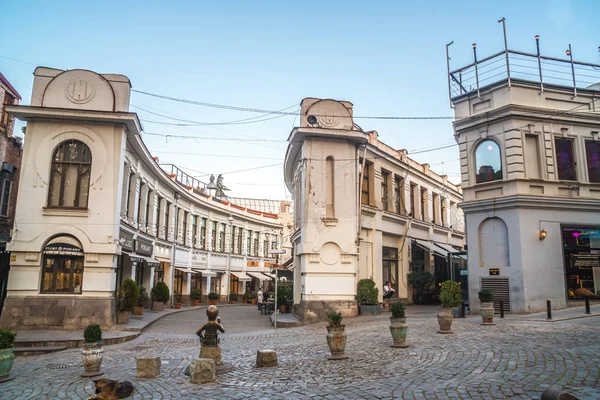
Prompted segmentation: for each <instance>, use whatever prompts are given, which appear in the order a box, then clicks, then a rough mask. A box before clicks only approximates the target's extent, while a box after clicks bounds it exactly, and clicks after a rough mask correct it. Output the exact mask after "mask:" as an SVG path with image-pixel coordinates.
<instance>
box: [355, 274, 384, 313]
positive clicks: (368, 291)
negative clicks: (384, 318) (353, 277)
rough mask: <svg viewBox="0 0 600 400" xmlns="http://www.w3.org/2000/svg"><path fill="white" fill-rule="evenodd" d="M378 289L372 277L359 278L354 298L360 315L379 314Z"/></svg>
mask: <svg viewBox="0 0 600 400" xmlns="http://www.w3.org/2000/svg"><path fill="white" fill-rule="evenodd" d="M378 298H379V289H377V287H376V286H375V281H373V279H361V280H360V281H358V285H357V288H356V300H357V301H358V304H359V306H360V313H361V314H362V315H366V314H371V315H379V313H380V310H379V299H378Z"/></svg>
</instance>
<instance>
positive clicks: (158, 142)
mask: <svg viewBox="0 0 600 400" xmlns="http://www.w3.org/2000/svg"><path fill="white" fill-rule="evenodd" d="M0 14H2V15H3V23H2V24H1V25H0V37H2V52H1V53H0V54H1V55H2V56H5V57H10V58H14V59H17V60H22V61H26V62H28V63H32V64H35V65H44V66H48V67H55V68H63V69H74V68H86V69H91V70H93V71H97V72H100V73H120V74H124V75H127V76H128V77H129V78H130V79H131V82H132V84H133V88H134V89H138V90H142V91H148V92H153V93H159V94H163V95H167V96H171V97H178V98H184V99H190V100H196V101H201V102H210V103H220V104H229V105H236V106H241V107H253V108H261V109H273V110H277V109H282V108H284V107H288V106H292V105H296V104H299V103H300V101H301V100H302V98H304V97H323V98H334V99H341V100H348V101H351V102H352V103H353V104H354V110H355V115H362V116H368V115H395V116H452V115H453V112H452V110H451V109H450V108H449V105H448V93H447V81H446V60H445V44H446V43H448V42H450V41H454V45H452V47H451V51H452V54H451V57H452V61H451V67H452V68H457V67H459V66H461V65H464V64H468V63H470V62H471V61H472V49H471V43H473V42H477V44H478V52H479V55H480V57H484V56H486V55H490V54H492V53H495V52H497V51H500V50H502V49H503V38H502V27H501V24H498V23H497V20H499V19H500V18H501V17H506V19H507V29H508V42H509V47H510V48H512V49H516V50H522V51H529V52H534V51H535V41H534V36H535V35H536V34H539V35H540V36H541V49H542V53H544V54H546V55H553V56H557V57H561V58H562V57H564V51H565V49H566V48H567V46H568V44H569V43H571V45H572V47H573V53H574V57H575V58H576V59H579V60H581V61H588V62H594V63H600V53H599V52H598V46H599V45H600V28H598V26H599V25H598V23H599V21H600V20H599V19H598V18H599V17H598V16H599V15H600V2H598V1H595V0H579V1H568V0H550V1H524V0H521V1H495V2H491V1H488V2H484V1H464V2H450V1H420V0H415V1H385V2H384V1H369V2H366V1H361V2H359V1H344V2H342V1H302V2H290V1H281V0H280V1H258V0H257V1H225V0H223V1H200V0H198V1H173V2H165V1H144V2H142V1H137V2H134V1H96V2H92V1H67V0H62V1H54V2H49V1H26V0H5V1H3V2H2V4H1V5H0ZM28 63H23V62H19V61H14V60H9V59H6V58H0V71H1V72H2V73H4V75H5V76H6V77H7V78H8V79H9V80H10V81H11V82H12V83H13V84H14V86H15V87H16V88H17V90H19V91H20V93H21V95H22V96H23V98H24V102H23V103H24V104H27V103H28V102H29V98H30V93H31V84H32V80H33V76H32V72H33V69H34V68H35V65H32V64H28ZM132 104H133V105H137V106H139V107H142V108H145V109H147V110H151V111H156V112H159V113H162V114H169V115H171V116H176V117H180V118H183V119H189V120H194V121H207V122H220V121H231V120H237V119H243V118H249V117H255V116H256V115H257V114H252V113H245V112H234V111H223V110H218V109H214V108H206V107H198V106H192V105H184V104H181V103H174V102H171V101H166V100H159V99H155V98H150V97H147V96H144V95H141V94H137V93H133V94H132ZM292 110H296V108H291V109H290V111H292ZM131 111H136V112H138V113H139V115H140V118H142V119H145V120H155V121H164V122H174V121H169V120H167V119H164V118H161V117H158V116H154V115H150V114H148V113H146V112H144V111H141V110H139V109H136V108H134V107H132V108H131ZM356 122H357V123H358V124H359V125H360V126H361V127H362V128H363V129H364V130H373V129H374V130H377V131H378V132H379V135H380V139H381V140H383V141H384V142H386V143H387V144H389V145H390V146H392V147H394V148H398V149H400V148H405V149H408V150H416V149H423V148H428V147H434V146H441V145H445V144H451V143H452V142H453V135H452V124H451V121H449V120H441V121H423V120H419V121H381V120H356ZM293 123H294V116H285V117H282V118H276V119H273V120H270V121H266V122H261V123H255V124H242V125H226V126H219V127H218V129H217V127H214V126H206V127H185V128H179V127H172V126H166V125H157V124H153V123H149V122H144V123H143V124H144V128H145V130H146V131H147V132H156V133H170V134H179V135H202V136H214V137H222V138H240V139H248V137H254V138H263V139H270V140H282V141H283V140H285V139H287V136H288V134H289V132H290V129H291V127H292V126H293ZM145 142H146V144H147V145H148V147H149V148H150V150H151V151H152V152H153V154H154V155H156V156H158V157H160V160H161V162H172V163H176V164H178V165H181V166H183V167H187V168H191V169H193V170H195V171H200V172H203V173H214V174H217V173H227V172H230V171H236V170H242V169H247V168H254V167H261V166H266V165H271V164H276V163H282V162H283V156H284V154H285V147H286V144H285V142H268V143H255V142H244V141H216V140H200V139H199V140H190V139H187V140H181V139H179V140H178V139H169V140H168V142H165V139H164V138H161V137H156V136H146V137H145ZM267 146H268V147H267ZM177 153H200V154H207V153H208V154H217V155H220V156H219V157H213V156H197V155H189V154H188V155H186V154H177ZM241 157H249V158H241ZM250 157H252V158H250ZM413 158H415V159H416V160H417V161H419V162H428V163H430V164H431V166H432V169H434V170H436V171H437V172H442V167H443V172H444V173H446V174H448V175H449V178H450V179H451V180H453V181H456V182H458V180H459V175H458V172H459V165H458V148H457V147H450V148H447V149H443V150H438V151H433V152H427V153H421V154H416V155H414V157H413ZM441 162H444V163H443V165H442V164H441ZM190 172H192V173H193V174H199V173H198V172H193V171H190ZM225 183H226V184H227V185H228V186H229V187H230V188H232V189H233V190H232V192H231V193H230V195H232V196H247V197H260V198H271V199H282V198H284V197H285V196H286V195H288V196H289V194H288V193H287V191H286V190H285V188H284V185H283V172H282V166H274V167H267V168H261V169H256V170H252V171H247V172H237V173H230V174H226V175H225Z"/></svg>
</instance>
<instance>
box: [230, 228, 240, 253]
mask: <svg viewBox="0 0 600 400" xmlns="http://www.w3.org/2000/svg"><path fill="white" fill-rule="evenodd" d="M236 229H239V228H238V227H236V226H232V227H231V230H230V232H229V248H228V249H227V251H228V252H230V253H232V254H236V249H237V248H236V247H235V238H236V237H237V235H236Z"/></svg>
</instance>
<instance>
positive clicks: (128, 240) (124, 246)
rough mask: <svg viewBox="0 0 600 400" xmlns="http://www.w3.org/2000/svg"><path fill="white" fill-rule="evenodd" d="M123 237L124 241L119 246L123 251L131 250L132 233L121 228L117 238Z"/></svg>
mask: <svg viewBox="0 0 600 400" xmlns="http://www.w3.org/2000/svg"><path fill="white" fill-rule="evenodd" d="M120 239H123V240H124V242H123V244H121V248H122V249H123V250H125V251H133V234H132V233H129V232H126V231H124V230H123V229H120V230H119V240H120Z"/></svg>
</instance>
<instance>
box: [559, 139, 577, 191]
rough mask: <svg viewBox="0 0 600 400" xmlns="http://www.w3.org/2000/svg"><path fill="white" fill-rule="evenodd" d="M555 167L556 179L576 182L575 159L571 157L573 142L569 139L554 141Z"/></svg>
mask: <svg viewBox="0 0 600 400" xmlns="http://www.w3.org/2000/svg"><path fill="white" fill-rule="evenodd" d="M554 143H555V145H556V167H557V169H558V179H560V180H561V181H576V180H577V174H576V172H575V158H574V156H573V141H572V140H570V139H556V140H555V141H554Z"/></svg>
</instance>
